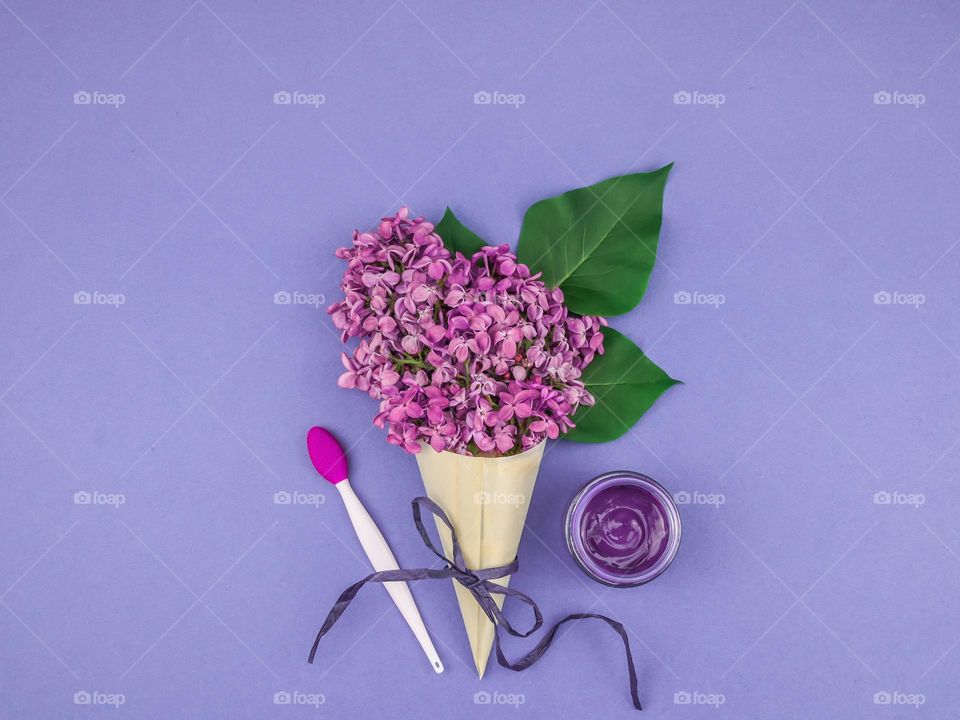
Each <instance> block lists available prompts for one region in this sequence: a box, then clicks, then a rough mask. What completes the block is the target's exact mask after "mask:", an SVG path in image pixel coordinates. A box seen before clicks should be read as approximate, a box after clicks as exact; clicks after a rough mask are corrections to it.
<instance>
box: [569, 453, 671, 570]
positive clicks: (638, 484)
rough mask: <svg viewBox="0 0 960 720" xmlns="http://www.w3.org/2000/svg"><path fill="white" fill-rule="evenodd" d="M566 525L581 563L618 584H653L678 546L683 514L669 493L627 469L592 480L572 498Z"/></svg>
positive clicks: (570, 543) (650, 479) (572, 552)
mask: <svg viewBox="0 0 960 720" xmlns="http://www.w3.org/2000/svg"><path fill="white" fill-rule="evenodd" d="M564 525H565V532H566V537H567V547H568V548H569V550H570V554H571V555H573V558H574V560H576V561H577V564H578V565H580V567H581V568H582V569H583V571H584V572H585V573H587V575H589V576H590V577H592V578H593V579H594V580H597V581H599V582H602V583H604V584H605V585H612V586H614V587H632V586H635V585H642V584H643V583H646V582H650V581H651V580H653V579H654V578H655V577H657V576H658V575H659V574H660V573H662V572H663V571H664V570H666V569H667V566H668V565H669V564H670V562H671V561H672V560H673V558H674V556H675V555H676V554H677V549H678V548H679V547H680V513H679V511H678V510H677V506H676V503H674V501H673V498H672V497H671V496H670V493H668V492H667V491H666V490H664V489H663V487H662V486H661V485H660V484H659V483H658V482H656V481H655V480H653V479H652V478H649V477H647V476H646V475H641V474H640V473H635V472H629V471H627V470H618V471H616V472H609V473H605V474H603V475H600V476H599V477H596V478H594V479H593V480H591V481H590V482H588V483H587V484H586V485H585V486H584V487H583V488H582V489H581V490H580V492H578V493H577V494H576V496H574V498H573V500H571V502H570V507H569V508H568V509H567V516H566V520H565V523H564Z"/></svg>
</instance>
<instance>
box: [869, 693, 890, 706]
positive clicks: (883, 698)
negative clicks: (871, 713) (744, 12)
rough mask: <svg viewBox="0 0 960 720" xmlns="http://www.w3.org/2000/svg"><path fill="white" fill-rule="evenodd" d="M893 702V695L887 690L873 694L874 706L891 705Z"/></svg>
mask: <svg viewBox="0 0 960 720" xmlns="http://www.w3.org/2000/svg"><path fill="white" fill-rule="evenodd" d="M892 702H893V695H891V694H890V693H889V692H887V691H886V690H880V691H878V692H875V693H874V694H873V704H874V705H889V704H890V703H892Z"/></svg>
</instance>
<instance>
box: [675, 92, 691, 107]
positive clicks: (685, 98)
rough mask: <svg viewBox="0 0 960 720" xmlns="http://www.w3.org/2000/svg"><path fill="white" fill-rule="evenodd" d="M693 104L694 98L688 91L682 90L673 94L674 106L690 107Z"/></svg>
mask: <svg viewBox="0 0 960 720" xmlns="http://www.w3.org/2000/svg"><path fill="white" fill-rule="evenodd" d="M691 102H693V96H692V95H691V94H690V93H688V92H687V91H686V90H680V91H679V92H675V93H674V94H673V104H674V105H689V104H690V103H691Z"/></svg>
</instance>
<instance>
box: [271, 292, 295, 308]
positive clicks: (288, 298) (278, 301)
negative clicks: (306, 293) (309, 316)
mask: <svg viewBox="0 0 960 720" xmlns="http://www.w3.org/2000/svg"><path fill="white" fill-rule="evenodd" d="M292 302H293V296H292V295H291V294H290V293H288V292H287V291H286V290H277V292H275V293H274V294H273V304H274V305H289V304H290V303H292Z"/></svg>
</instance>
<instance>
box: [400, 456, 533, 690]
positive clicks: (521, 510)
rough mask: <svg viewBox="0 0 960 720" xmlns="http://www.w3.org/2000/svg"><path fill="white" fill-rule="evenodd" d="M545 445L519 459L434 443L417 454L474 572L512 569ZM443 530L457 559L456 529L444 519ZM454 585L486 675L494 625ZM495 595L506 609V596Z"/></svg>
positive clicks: (505, 579) (448, 548)
mask: <svg viewBox="0 0 960 720" xmlns="http://www.w3.org/2000/svg"><path fill="white" fill-rule="evenodd" d="M545 444H546V443H540V444H539V445H537V446H536V447H535V448H532V449H530V450H527V451H526V452H524V453H521V454H519V455H511V456H510V457H498V458H483V457H468V456H464V455H457V454H455V453H451V452H442V453H438V452H435V451H434V450H433V449H432V448H430V447H429V446H428V445H424V446H423V448H422V450H421V451H420V453H418V454H417V456H416V458H417V464H418V465H419V466H420V475H421V476H422V477H423V485H424V487H425V488H426V491H427V495H428V496H429V498H430V499H431V500H433V501H434V502H435V503H437V504H438V505H439V506H440V507H441V508H443V511H444V512H445V513H446V514H447V517H448V518H450V522H451V523H452V524H453V527H454V529H455V530H456V532H457V540H458V541H459V543H460V549H461V550H462V552H463V560H464V562H465V563H466V565H467V567H468V568H470V569H471V570H481V569H483V568H489V567H498V566H501V565H506V564H507V563H509V562H511V561H512V560H513V559H514V558H515V557H516V555H517V548H518V547H519V546H520V536H521V535H522V534H523V524H524V522H525V521H526V519H527V508H528V507H529V506H530V500H531V498H532V497H533V486H534V484H535V483H536V481H537V473H538V472H539V470H540V460H541V459H542V458H543V448H544V445H545ZM437 530H438V531H439V533H440V540H441V542H442V543H443V549H444V554H445V555H446V556H447V557H450V558H452V557H453V548H452V543H451V538H450V531H449V530H447V527H446V525H444V524H443V523H442V522H440V521H439V520H438V521H437ZM509 581H510V577H509V576H507V577H503V578H499V579H497V580H493V582H495V583H498V584H500V585H504V586H506V585H507V584H508V583H509ZM453 587H454V589H455V590H456V592H457V600H458V601H459V603H460V612H461V614H462V615H463V624H464V626H465V627H466V629H467V638H468V639H469V640H470V649H471V650H472V651H473V661H474V663H475V664H476V666H477V673H478V674H479V675H480V677H483V671H484V670H485V669H486V666H487V659H488V658H489V657H490V649H491V647H492V646H493V630H494V627H493V623H491V622H490V620H489V619H488V618H487V616H486V615H485V614H484V613H483V610H482V609H481V608H480V606H479V605H478V604H477V601H476V600H475V599H474V597H473V595H471V594H470V592H469V591H468V590H467V589H466V588H464V587H463V586H462V585H461V584H460V583H458V582H457V581H456V580H454V581H453ZM493 597H494V599H495V600H496V602H497V605H499V606H500V607H503V596H502V595H494V596H493Z"/></svg>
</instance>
